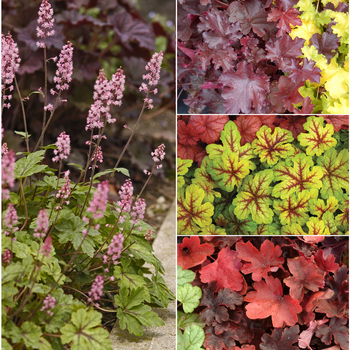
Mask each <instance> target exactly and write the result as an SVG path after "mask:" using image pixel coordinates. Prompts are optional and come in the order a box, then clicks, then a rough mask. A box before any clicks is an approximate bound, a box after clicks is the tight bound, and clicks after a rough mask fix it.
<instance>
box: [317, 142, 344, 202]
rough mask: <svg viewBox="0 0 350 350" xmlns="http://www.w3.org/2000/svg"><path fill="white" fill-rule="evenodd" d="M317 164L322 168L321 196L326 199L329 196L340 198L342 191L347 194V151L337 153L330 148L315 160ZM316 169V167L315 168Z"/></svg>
mask: <svg viewBox="0 0 350 350" xmlns="http://www.w3.org/2000/svg"><path fill="white" fill-rule="evenodd" d="M317 164H318V165H319V166H320V167H321V168H322V171H323V174H324V175H323V177H322V183H323V186H322V188H321V196H322V198H324V199H327V198H329V197H331V196H334V197H336V198H340V197H341V196H342V195H343V189H345V190H346V192H349V151H348V150H346V149H343V150H342V151H340V153H339V154H338V152H337V151H336V150H335V149H334V148H332V149H329V150H328V151H326V152H325V154H324V155H323V156H321V157H319V158H317ZM315 168H316V167H315Z"/></svg>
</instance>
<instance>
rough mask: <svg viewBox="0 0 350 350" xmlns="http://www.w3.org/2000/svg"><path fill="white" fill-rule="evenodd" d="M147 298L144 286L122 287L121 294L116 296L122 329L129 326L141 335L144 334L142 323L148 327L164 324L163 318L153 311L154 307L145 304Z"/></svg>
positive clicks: (129, 328)
mask: <svg viewBox="0 0 350 350" xmlns="http://www.w3.org/2000/svg"><path fill="white" fill-rule="evenodd" d="M146 298H147V293H146V288H144V287H139V288H136V289H130V290H129V289H128V288H126V287H123V288H121V289H120V291H119V295H115V296H114V300H115V302H116V304H117V305H118V306H120V308H119V309H118V312H117V317H118V319H119V325H120V328H121V329H122V330H124V329H125V328H126V327H127V328H128V331H129V332H130V333H133V334H135V335H136V336H141V335H142V334H143V330H142V325H145V326H147V327H151V326H152V325H155V326H164V322H163V320H162V319H161V318H159V317H158V315H157V314H156V313H155V312H153V311H151V310H152V308H151V307H150V306H148V305H144V304H143V302H144V301H145V299H146Z"/></svg>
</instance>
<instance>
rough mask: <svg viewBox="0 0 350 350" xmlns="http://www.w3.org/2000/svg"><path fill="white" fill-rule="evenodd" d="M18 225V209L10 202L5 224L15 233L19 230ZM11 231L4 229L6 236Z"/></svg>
mask: <svg viewBox="0 0 350 350" xmlns="http://www.w3.org/2000/svg"><path fill="white" fill-rule="evenodd" d="M16 225H18V215H17V211H16V209H15V205H14V204H13V203H10V204H9V205H8V208H7V211H6V214H5V226H6V227H7V229H8V230H9V231H10V232H12V233H14V232H16V231H18V227H15V226H16ZM10 232H8V231H4V233H5V235H6V236H8V235H9V234H10Z"/></svg>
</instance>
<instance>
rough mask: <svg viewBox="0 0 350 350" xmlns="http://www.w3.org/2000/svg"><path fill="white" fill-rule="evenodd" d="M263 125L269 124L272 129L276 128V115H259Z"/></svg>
mask: <svg viewBox="0 0 350 350" xmlns="http://www.w3.org/2000/svg"><path fill="white" fill-rule="evenodd" d="M259 118H260V120H261V124H262V125H267V126H268V127H269V128H270V129H271V130H272V131H274V130H275V125H274V124H273V122H274V121H275V119H276V116H275V115H259Z"/></svg>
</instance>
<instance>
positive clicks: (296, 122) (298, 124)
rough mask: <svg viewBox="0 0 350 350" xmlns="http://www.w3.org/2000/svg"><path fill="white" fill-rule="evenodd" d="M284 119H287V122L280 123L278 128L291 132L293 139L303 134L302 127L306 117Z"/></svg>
mask: <svg viewBox="0 0 350 350" xmlns="http://www.w3.org/2000/svg"><path fill="white" fill-rule="evenodd" d="M284 118H287V120H285V121H282V122H281V124H280V127H281V128H283V129H287V130H289V131H291V132H292V133H293V137H294V138H295V139H296V138H297V137H298V135H299V134H300V133H302V132H305V129H304V127H303V125H304V123H306V117H294V116H287V115H285V116H284Z"/></svg>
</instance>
